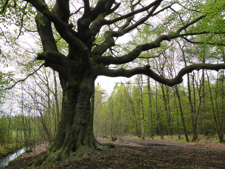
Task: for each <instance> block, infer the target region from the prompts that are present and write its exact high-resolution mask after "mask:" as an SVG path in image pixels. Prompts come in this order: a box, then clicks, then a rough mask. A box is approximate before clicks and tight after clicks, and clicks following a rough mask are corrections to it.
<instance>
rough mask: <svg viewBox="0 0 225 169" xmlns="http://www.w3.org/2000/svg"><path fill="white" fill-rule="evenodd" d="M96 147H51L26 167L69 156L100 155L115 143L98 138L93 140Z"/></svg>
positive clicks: (60, 159)
mask: <svg viewBox="0 0 225 169" xmlns="http://www.w3.org/2000/svg"><path fill="white" fill-rule="evenodd" d="M93 145H94V148H93V147H91V146H87V145H80V146H79V147H78V148H77V149H76V151H73V149H72V148H69V147H66V148H61V149H59V150H55V149H54V147H50V148H49V149H48V150H47V151H45V152H44V153H43V154H42V155H40V157H39V158H38V159H36V160H35V161H32V162H31V163H29V164H28V166H27V167H26V169H31V168H36V167H39V166H45V165H49V164H53V163H56V162H57V161H63V160H66V159H69V158H73V157H74V158H83V157H86V156H89V155H98V154H100V152H101V151H103V150H106V149H108V148H114V147H115V145H114V144H113V143H104V144H102V143H100V142H98V141H97V140H95V139H94V140H93ZM52 146H54V144H53V145H52Z"/></svg>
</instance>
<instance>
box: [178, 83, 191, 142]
mask: <svg viewBox="0 0 225 169" xmlns="http://www.w3.org/2000/svg"><path fill="white" fill-rule="evenodd" d="M175 90H176V95H177V98H178V102H179V107H180V115H181V120H182V124H183V128H184V135H185V138H186V142H189V139H188V135H187V130H186V126H185V120H184V115H183V109H182V105H181V98H180V93H179V90H178V88H177V86H175Z"/></svg>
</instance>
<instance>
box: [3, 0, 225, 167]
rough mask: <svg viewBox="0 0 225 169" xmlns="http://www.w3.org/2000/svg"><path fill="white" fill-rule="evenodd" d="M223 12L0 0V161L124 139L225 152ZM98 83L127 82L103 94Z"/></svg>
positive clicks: (171, 3) (166, 4)
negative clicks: (213, 144) (37, 148)
mask: <svg viewBox="0 0 225 169" xmlns="http://www.w3.org/2000/svg"><path fill="white" fill-rule="evenodd" d="M224 9H225V1H224V0H193V1H188V0H151V1H149V0H64V1H62V0H1V1H0V158H1V157H3V156H4V154H7V153H9V152H7V151H9V149H11V150H12V151H14V150H16V149H18V148H20V147H27V148H30V147H33V146H34V145H37V144H41V143H46V142H47V143H49V145H50V146H49V148H48V149H47V150H46V151H45V152H44V153H42V154H41V155H40V156H39V157H37V159H36V160H35V161H32V162H30V163H29V165H28V166H27V167H28V168H36V167H39V166H42V167H43V166H46V165H52V164H54V163H56V162H58V161H65V160H68V159H70V158H73V157H76V158H79V157H86V156H89V155H96V154H99V152H100V151H105V150H108V149H110V148H113V147H115V145H114V144H113V143H111V142H110V143H101V141H99V140H98V138H107V139H110V141H112V142H114V141H116V140H122V139H123V138H125V137H127V136H134V137H136V138H138V139H141V140H145V139H146V138H151V139H152V140H153V139H155V138H157V137H160V138H161V139H162V140H163V139H164V137H165V136H167V137H170V138H171V139H173V138H177V139H178V140H181V141H185V142H197V141H199V140H200V139H201V137H200V136H204V139H206V140H208V139H210V138H216V139H218V142H219V144H224V140H225V139H224V132H225V111H224V108H225V84H224V83H225V72H224V69H225V27H224V25H225V11H224ZM100 76H101V77H102V76H106V77H112V78H118V77H120V78H121V77H123V78H124V79H125V78H127V79H126V80H124V82H120V81H119V80H115V82H112V83H113V86H114V87H113V88H112V89H110V90H108V89H107V90H106V87H105V86H104V85H103V84H104V83H103V82H102V83H101V81H100V82H99V81H98V83H97V79H98V77H100ZM131 161H132V160H131ZM205 161H206V162H207V160H205Z"/></svg>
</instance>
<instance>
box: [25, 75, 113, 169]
mask: <svg viewBox="0 0 225 169" xmlns="http://www.w3.org/2000/svg"><path fill="white" fill-rule="evenodd" d="M95 79H96V76H93V75H90V74H87V75H86V74H84V75H83V76H82V80H81V82H79V83H78V80H76V79H75V80H73V81H72V80H71V79H70V81H68V82H66V84H62V88H63V103H62V115H61V120H60V123H59V127H58V131H57V135H56V139H55V141H54V143H53V144H52V145H51V147H50V148H49V149H48V150H47V151H46V152H45V153H43V154H42V155H41V156H40V157H39V158H38V159H37V160H35V161H33V162H32V163H30V164H29V166H28V168H35V167H38V166H44V165H48V164H52V163H55V162H57V161H61V160H66V159H68V158H71V157H85V156H87V155H92V154H99V153H100V151H101V150H105V149H107V148H109V147H113V145H112V144H101V143H100V142H98V141H97V140H96V139H95V137H94V134H93V126H92V125H93V123H92V120H93V119H92V118H93V116H92V114H91V108H90V98H91V95H92V92H93V86H94V81H95ZM78 88H79V90H78Z"/></svg>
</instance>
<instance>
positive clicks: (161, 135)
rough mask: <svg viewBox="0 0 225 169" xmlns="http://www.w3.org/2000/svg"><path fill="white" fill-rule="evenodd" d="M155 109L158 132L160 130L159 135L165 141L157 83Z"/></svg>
mask: <svg viewBox="0 0 225 169" xmlns="http://www.w3.org/2000/svg"><path fill="white" fill-rule="evenodd" d="M155 105H156V106H155V109H156V118H157V126H158V130H159V134H160V137H161V139H163V138H164V137H163V133H162V129H161V126H160V125H161V120H160V113H159V110H158V88H157V82H155Z"/></svg>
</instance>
